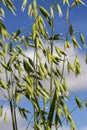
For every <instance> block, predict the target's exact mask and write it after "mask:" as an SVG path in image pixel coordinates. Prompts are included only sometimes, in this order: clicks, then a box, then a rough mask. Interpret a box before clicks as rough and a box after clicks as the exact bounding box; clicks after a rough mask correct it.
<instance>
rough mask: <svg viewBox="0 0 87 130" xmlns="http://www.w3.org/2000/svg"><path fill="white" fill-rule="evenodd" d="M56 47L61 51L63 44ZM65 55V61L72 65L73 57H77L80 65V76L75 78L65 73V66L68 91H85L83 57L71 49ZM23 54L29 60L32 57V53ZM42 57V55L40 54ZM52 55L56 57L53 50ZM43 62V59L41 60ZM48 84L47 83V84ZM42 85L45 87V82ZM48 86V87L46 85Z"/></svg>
mask: <svg viewBox="0 0 87 130" xmlns="http://www.w3.org/2000/svg"><path fill="white" fill-rule="evenodd" d="M57 45H58V47H60V48H62V49H63V43H57ZM66 53H67V59H69V61H70V62H71V63H72V64H73V65H74V59H75V55H78V57H79V59H80V63H81V74H80V75H79V76H77V77H75V74H74V73H72V72H71V73H70V75H69V74H68V72H67V69H66V68H67V65H65V78H66V80H67V84H68V88H69V90H70V91H76V90H87V65H86V63H85V57H84V55H83V53H81V52H80V51H78V50H74V49H73V47H72V48H71V49H68V50H67V51H66ZM25 54H26V55H27V56H29V57H31V58H33V56H34V52H33V51H26V52H25ZM41 55H42V54H41ZM54 55H56V53H55V50H54ZM42 60H44V59H42ZM60 66H62V64H61V65H60ZM48 83H49V82H48ZM44 84H46V85H47V81H44ZM47 86H49V85H47Z"/></svg>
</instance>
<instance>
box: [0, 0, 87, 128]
mask: <svg viewBox="0 0 87 130" xmlns="http://www.w3.org/2000/svg"><path fill="white" fill-rule="evenodd" d="M0 2H2V3H3V4H4V5H6V7H7V8H8V9H9V10H10V11H11V12H12V13H13V14H15V12H14V9H15V7H14V5H13V2H12V1H11V0H1V1H0ZM62 3H63V7H65V4H66V5H67V6H66V8H67V9H66V20H67V23H66V24H67V25H68V26H67V30H66V32H67V33H66V34H65V37H63V36H62V34H61V33H57V34H55V33H54V32H55V31H54V30H55V26H54V23H55V18H56V17H57V16H55V11H57V12H58V15H59V16H62V15H63V13H64V12H63V11H62V6H61V4H60V3H59V2H58V1H56V3H55V2H53V4H52V5H51V6H50V5H49V7H48V8H47V9H49V10H50V12H49V11H48V10H47V9H46V7H45V6H42V5H40V4H39V3H38V1H37V0H33V1H32V2H31V3H28V0H23V1H22V7H21V9H22V11H24V10H25V8H26V7H28V10H27V11H28V15H29V17H30V18H32V17H33V21H34V22H33V23H32V27H31V33H30V35H29V36H27V37H25V35H24V33H23V32H22V29H21V28H20V29H18V30H17V31H16V32H14V33H13V32H12V36H10V34H9V33H8V31H7V29H6V27H5V25H4V24H3V21H2V18H3V17H4V16H5V12H4V10H3V8H0V38H1V39H0V74H1V73H2V74H4V77H5V79H3V78H2V77H0V91H2V90H3V91H5V93H6V95H5V93H3V94H2V95H3V96H4V97H5V98H6V100H7V101H8V102H9V104H10V109H11V117H12V126H13V130H17V129H18V128H17V119H16V117H17V115H16V109H17V108H18V110H19V113H20V115H21V117H22V118H24V119H26V120H30V119H28V118H29V117H28V115H27V114H28V113H29V114H31V113H32V110H26V108H24V107H20V106H19V102H20V101H21V96H23V97H25V98H27V100H28V101H29V102H31V104H32V107H33V109H34V112H33V117H34V120H33V124H34V126H33V128H34V129H35V130H42V128H43V129H44V130H51V129H52V127H55V128H56V129H58V128H59V127H60V126H63V121H64V120H66V121H67V122H68V123H69V124H70V129H71V130H76V127H75V124H74V121H73V119H72V117H71V113H70V111H69V110H68V106H67V105H66V102H65V99H67V100H68V99H69V91H68V87H67V82H66V76H65V65H66V64H65V63H67V71H68V73H69V74H70V72H71V71H72V72H73V73H75V76H76V77H77V76H78V75H79V74H80V72H81V68H80V60H79V58H78V56H77V55H76V57H75V60H74V67H73V65H72V63H71V62H70V61H69V58H68V53H66V52H67V51H68V49H71V44H72V43H71V41H72V42H73V46H74V48H78V49H81V47H80V44H79V42H78V39H77V37H76V35H75V31H74V30H75V29H74V27H73V25H72V24H71V23H70V21H69V13H70V11H71V10H72V9H73V8H74V7H75V6H78V5H79V4H83V5H84V2H83V1H82V0H74V1H73V2H72V3H71V4H70V2H69V0H62ZM55 8H56V10H55ZM48 25H50V26H49V28H50V29H48V27H47V26H48ZM49 30H50V31H51V32H50V31H49ZM79 36H80V41H81V43H82V45H83V46H84V45H86V44H85V43H86V42H85V38H84V36H83V34H82V33H79ZM7 39H8V40H7ZM60 40H61V44H63V43H64V46H63V48H64V49H62V48H60V47H59V46H58V45H57V44H55V41H56V43H57V42H60ZM70 40H71V41H70ZM14 43H16V47H15V48H14V47H13V44H14ZM19 43H20V44H19ZM44 43H45V44H44ZM21 45H23V46H25V48H26V49H30V48H29V47H31V48H33V49H34V57H33V59H32V58H30V57H28V56H27V55H26V54H25V53H24V50H23V48H22V47H21ZM85 61H86V64H87V55H86V58H85ZM45 81H47V82H48V83H47V85H46V84H45ZM3 91H2V92H3ZM40 99H42V103H43V105H42V106H41V104H40ZM25 100H26V99H25ZM75 101H76V103H77V106H78V108H80V109H82V108H83V107H82V102H81V101H80V99H79V98H77V97H76V98H75ZM85 106H86V107H87V102H85ZM47 107H48V109H46V108H47ZM29 109H31V108H29ZM2 114H3V106H0V116H2ZM62 119H63V120H62ZM6 120H7V115H6V112H5V113H4V123H6Z"/></svg>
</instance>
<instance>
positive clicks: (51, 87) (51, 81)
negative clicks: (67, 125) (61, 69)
mask: <svg viewBox="0 0 87 130" xmlns="http://www.w3.org/2000/svg"><path fill="white" fill-rule="evenodd" d="M53 35H54V18H53V17H52V41H51V55H53V44H54V41H53ZM52 68H53V62H52V61H51V70H50V71H51V77H50V105H51V102H52V90H53V72H52Z"/></svg>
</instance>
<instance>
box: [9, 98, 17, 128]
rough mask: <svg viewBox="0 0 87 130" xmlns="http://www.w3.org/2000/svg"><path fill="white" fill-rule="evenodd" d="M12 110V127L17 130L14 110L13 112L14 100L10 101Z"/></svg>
mask: <svg viewBox="0 0 87 130" xmlns="http://www.w3.org/2000/svg"><path fill="white" fill-rule="evenodd" d="M10 110H11V117H12V127H13V130H16V129H15V119H14V112H13V104H12V100H11V101H10Z"/></svg>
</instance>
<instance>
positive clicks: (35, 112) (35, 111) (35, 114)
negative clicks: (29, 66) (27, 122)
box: [34, 41, 38, 124]
mask: <svg viewBox="0 0 87 130" xmlns="http://www.w3.org/2000/svg"><path fill="white" fill-rule="evenodd" d="M35 42H36V41H35ZM35 44H36V45H35V47H36V48H35V60H36V68H35V73H36V78H35V87H34V93H35V95H36V93H37V68H38V58H37V51H38V48H37V43H35ZM37 118H38V117H37V110H36V108H35V106H34V124H36V123H37Z"/></svg>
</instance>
